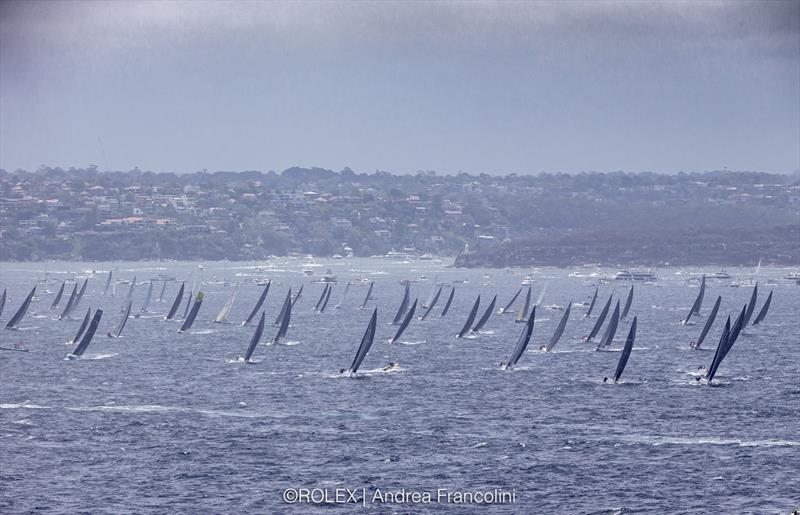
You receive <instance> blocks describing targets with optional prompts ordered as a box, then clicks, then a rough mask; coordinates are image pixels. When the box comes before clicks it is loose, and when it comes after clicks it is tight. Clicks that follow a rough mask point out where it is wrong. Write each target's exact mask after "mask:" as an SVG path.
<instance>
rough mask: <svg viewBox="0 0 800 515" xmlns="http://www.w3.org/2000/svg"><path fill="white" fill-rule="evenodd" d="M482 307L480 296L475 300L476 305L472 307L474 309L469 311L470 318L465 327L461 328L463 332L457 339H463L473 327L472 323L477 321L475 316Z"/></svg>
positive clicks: (459, 333) (460, 332)
mask: <svg viewBox="0 0 800 515" xmlns="http://www.w3.org/2000/svg"><path fill="white" fill-rule="evenodd" d="M480 305H481V296H480V295H478V298H477V299H475V304H473V305H472V309H471V310H470V311H469V316H468V317H467V321H466V322H465V323H464V327H462V328H461V331H459V332H458V334H457V335H456V338H463V336H464V335H465V334H467V331H469V328H470V327H472V322H473V321H474V320H475V315H477V314H478V307H479V306H480Z"/></svg>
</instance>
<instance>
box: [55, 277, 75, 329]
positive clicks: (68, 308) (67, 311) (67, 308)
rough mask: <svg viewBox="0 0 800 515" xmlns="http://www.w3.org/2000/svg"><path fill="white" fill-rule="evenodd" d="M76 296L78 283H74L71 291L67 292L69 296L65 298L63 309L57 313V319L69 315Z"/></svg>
mask: <svg viewBox="0 0 800 515" xmlns="http://www.w3.org/2000/svg"><path fill="white" fill-rule="evenodd" d="M77 296H78V283H75V284H74V285H73V286H72V293H70V294H69V298H68V299H67V304H66V305H65V306H64V311H62V312H61V314H60V315H58V319H59V320H63V319H65V318H67V317H68V316H69V314H70V313H71V312H72V306H73V305H74V304H75V298H76V297H77Z"/></svg>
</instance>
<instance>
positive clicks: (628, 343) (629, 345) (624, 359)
mask: <svg viewBox="0 0 800 515" xmlns="http://www.w3.org/2000/svg"><path fill="white" fill-rule="evenodd" d="M635 339H636V317H633V322H631V329H630V331H628V338H627V339H626V340H625V347H623V348H622V354H621V355H620V357H619V363H617V370H616V371H614V382H615V383H616V382H617V381H619V378H620V376H622V372H623V371H624V370H625V365H627V364H628V358H629V357H630V356H631V350H632V349H633V341H634V340H635Z"/></svg>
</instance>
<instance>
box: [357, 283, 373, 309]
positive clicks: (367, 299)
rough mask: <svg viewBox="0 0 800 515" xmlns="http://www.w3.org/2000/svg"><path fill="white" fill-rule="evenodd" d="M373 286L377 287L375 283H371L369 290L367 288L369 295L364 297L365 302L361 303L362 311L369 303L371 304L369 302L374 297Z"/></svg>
mask: <svg viewBox="0 0 800 515" xmlns="http://www.w3.org/2000/svg"><path fill="white" fill-rule="evenodd" d="M373 286H375V282H374V281H372V282H370V283H369V288H367V295H366V296H365V297H364V302H362V303H361V308H360V309H364V308H365V307H367V302H369V300H370V298H371V296H372V287H373Z"/></svg>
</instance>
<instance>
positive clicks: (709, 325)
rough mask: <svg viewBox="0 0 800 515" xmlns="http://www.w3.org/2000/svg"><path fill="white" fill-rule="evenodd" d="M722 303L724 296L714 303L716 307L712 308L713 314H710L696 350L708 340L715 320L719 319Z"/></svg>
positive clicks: (696, 344)
mask: <svg viewBox="0 0 800 515" xmlns="http://www.w3.org/2000/svg"><path fill="white" fill-rule="evenodd" d="M721 302H722V296H721V295H720V296H717V301H716V302H715V303H714V307H713V308H711V313H709V314H708V318H707V319H706V324H705V325H704V326H703V331H702V332H701V333H700V337H699V338H698V339H697V343H695V344H694V348H695V349H699V348H700V346H701V345H702V344H703V340H705V339H706V335H707V334H708V331H709V330H710V329H711V326H712V325H713V324H714V319H715V318H717V311H719V305H720V303H721Z"/></svg>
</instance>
